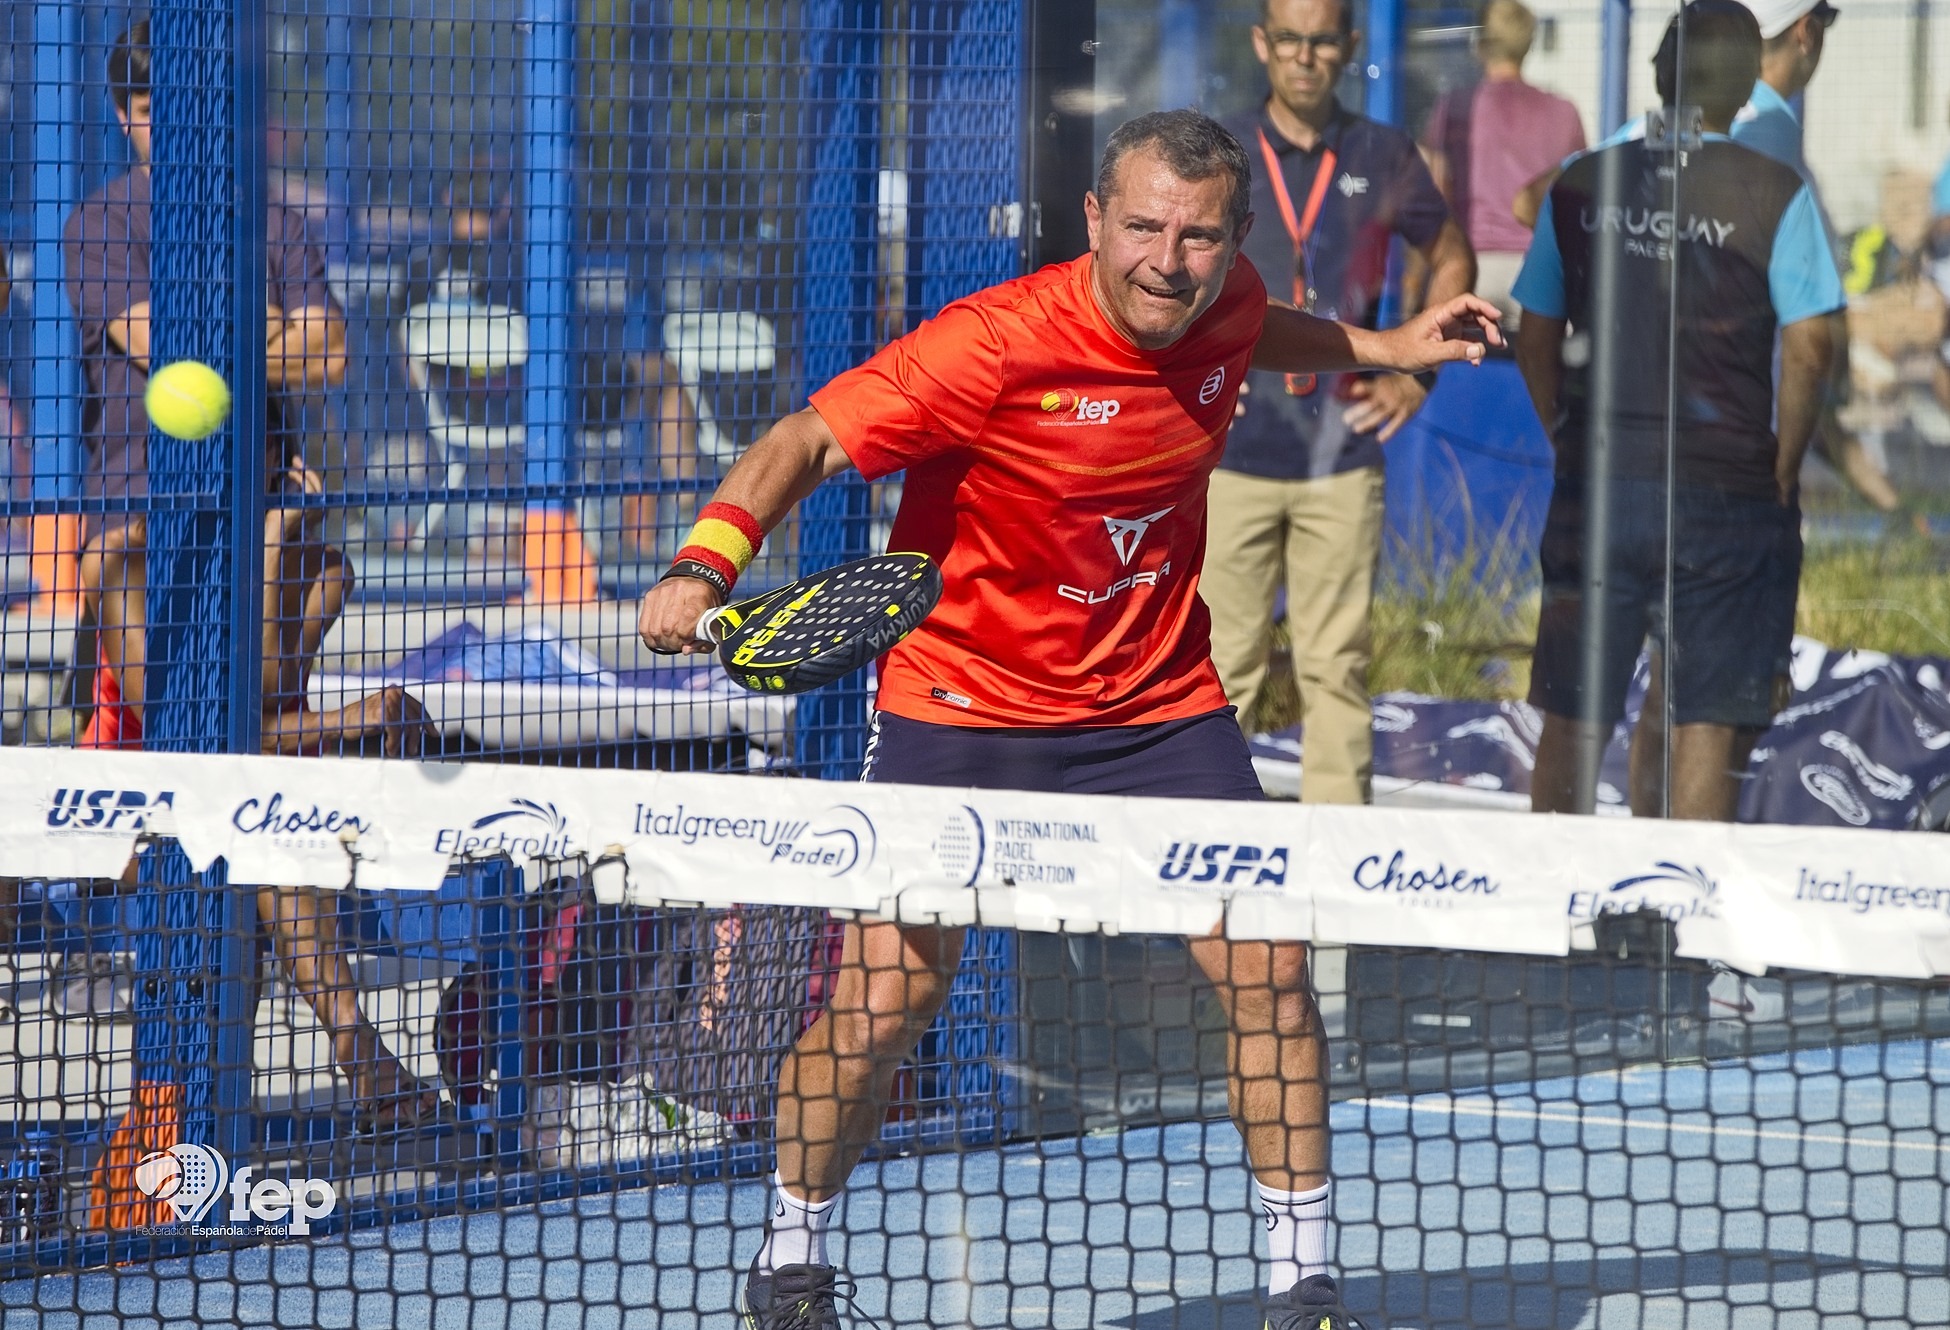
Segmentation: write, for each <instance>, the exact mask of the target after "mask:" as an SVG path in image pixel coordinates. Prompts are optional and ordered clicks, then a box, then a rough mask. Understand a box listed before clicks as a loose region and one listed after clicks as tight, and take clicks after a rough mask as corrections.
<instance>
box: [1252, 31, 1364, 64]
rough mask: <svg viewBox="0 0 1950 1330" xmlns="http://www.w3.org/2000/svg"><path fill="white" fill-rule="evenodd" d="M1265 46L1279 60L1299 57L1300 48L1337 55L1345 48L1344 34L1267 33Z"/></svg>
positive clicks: (1345, 37) (1345, 38)
mask: <svg viewBox="0 0 1950 1330" xmlns="http://www.w3.org/2000/svg"><path fill="white" fill-rule="evenodd" d="M1266 44H1267V45H1268V46H1270V47H1272V48H1273V54H1274V55H1275V56H1276V57H1278V58H1279V59H1281V60H1293V59H1296V58H1298V57H1299V55H1300V48H1301V47H1303V46H1304V47H1310V48H1312V49H1313V50H1316V51H1322V52H1326V53H1329V54H1338V53H1339V52H1340V51H1341V50H1342V49H1344V48H1345V47H1346V46H1347V34H1346V33H1344V32H1269V33H1267V34H1266Z"/></svg>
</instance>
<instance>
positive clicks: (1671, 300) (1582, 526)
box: [1512, 0, 1845, 821]
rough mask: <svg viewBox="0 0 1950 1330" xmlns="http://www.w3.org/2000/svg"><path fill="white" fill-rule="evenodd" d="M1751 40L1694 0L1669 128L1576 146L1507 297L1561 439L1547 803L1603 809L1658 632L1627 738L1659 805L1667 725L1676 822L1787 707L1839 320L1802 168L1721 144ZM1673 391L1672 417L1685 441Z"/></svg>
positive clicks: (1548, 556)
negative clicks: (1593, 572) (1573, 347)
mask: <svg viewBox="0 0 1950 1330" xmlns="http://www.w3.org/2000/svg"><path fill="white" fill-rule="evenodd" d="M1680 23H1684V25H1685V61H1686V68H1685V77H1684V79H1683V80H1680V79H1679V68H1678V65H1679V57H1678V47H1679V42H1678V40H1677V33H1678V28H1679V24H1680ZM1760 48H1761V37H1760V28H1759V25H1758V24H1756V23H1755V21H1754V16H1753V15H1752V14H1751V13H1750V12H1749V11H1748V10H1747V9H1746V8H1745V7H1744V6H1742V5H1740V4H1738V3H1736V0H1693V3H1692V4H1689V5H1687V6H1686V8H1685V9H1684V10H1683V11H1682V14H1681V16H1680V18H1678V19H1676V20H1675V21H1674V24H1673V26H1672V27H1670V28H1668V29H1667V32H1666V39H1665V42H1664V44H1663V45H1661V46H1660V48H1659V54H1658V56H1657V58H1656V59H1655V60H1654V62H1653V63H1654V69H1655V74H1656V78H1657V82H1658V86H1659V95H1660V98H1661V100H1662V101H1663V102H1664V103H1665V104H1666V108H1667V109H1666V111H1665V112H1664V113H1663V116H1662V121H1663V123H1662V124H1655V125H1654V126H1653V130H1654V132H1653V133H1652V135H1651V137H1650V138H1636V139H1625V140H1621V141H1615V142H1612V143H1609V144H1606V145H1604V146H1602V147H1600V148H1599V149H1598V150H1597V151H1595V152H1590V153H1586V154H1583V155H1581V156H1579V157H1576V158H1573V159H1572V160H1571V162H1570V163H1569V164H1568V165H1567V166H1566V167H1565V169H1564V172H1563V174H1562V175H1560V176H1559V177H1558V179H1557V182H1556V184H1554V185H1553V186H1552V187H1551V191H1550V194H1549V196H1548V197H1547V199H1546V201H1545V203H1544V206H1543V210H1542V212H1541V214H1540V215H1539V217H1538V219H1537V231H1536V235H1535V237H1534V238H1533V240H1532V241H1531V247H1530V253H1529V254H1528V256H1526V258H1525V260H1524V267H1523V271H1522V273H1520V274H1519V275H1518V278H1517V283H1516V286H1515V288H1514V290H1513V291H1512V295H1513V296H1514V297H1515V298H1516V300H1517V303H1518V304H1520V305H1522V306H1523V310H1524V317H1523V323H1522V324H1521V326H1520V327H1519V328H1518V330H1517V339H1516V348H1517V361H1518V363H1519V364H1520V365H1521V366H1522V368H1523V372H1524V378H1525V381H1526V382H1527V383H1528V385H1529V388H1530V394H1531V398H1532V400H1533V401H1534V402H1535V403H1536V407H1537V414H1538V416H1539V418H1540V419H1542V420H1543V422H1544V424H1545V426H1546V428H1548V429H1549V430H1550V431H1551V434H1552V439H1553V444H1554V446H1555V450H1556V454H1557V460H1556V485H1555V488H1554V490H1553V492H1552V495H1551V506H1550V513H1549V516H1548V518H1547V519H1546V522H1545V527H1544V536H1543V545H1542V559H1541V562H1542V571H1543V580H1544V594H1543V606H1542V611H1541V614H1540V616H1539V622H1538V630H1537V647H1536V653H1535V656H1534V658H1533V663H1532V669H1531V688H1530V701H1531V704H1532V705H1533V706H1535V707H1537V708H1538V709H1539V710H1541V711H1542V712H1543V713H1544V730H1543V735H1542V737H1541V739H1540V741H1539V743H1538V746H1537V765H1536V769H1535V772H1534V773H1533V776H1532V794H1531V803H1532V807H1534V808H1536V809H1537V810H1538V811H1540V812H1590V811H1591V794H1592V789H1593V780H1592V777H1593V775H1594V774H1595V763H1594V762H1593V758H1594V756H1595V754H1596V753H1597V752H1598V751H1599V749H1600V748H1601V746H1602V744H1603V742H1604V739H1605V738H1606V737H1607V736H1608V735H1609V734H1610V733H1611V729H1612V727H1613V726H1614V725H1615V724H1616V723H1617V722H1618V719H1619V718H1620V716H1622V714H1623V712H1624V703H1625V690H1626V685H1627V684H1628V683H1629V681H1630V679H1631V674H1632V667H1633V663H1634V661H1635V660H1636V659H1637V657H1638V653H1639V648H1640V646H1641V645H1642V644H1643V643H1644V642H1645V640H1646V639H1647V638H1648V637H1650V638H1651V639H1652V643H1653V652H1654V654H1653V669H1652V678H1653V689H1652V692H1651V693H1650V694H1649V695H1648V696H1647V698H1646V703H1645V710H1644V717H1643V719H1642V720H1641V721H1640V723H1639V725H1638V727H1637V730H1636V731H1635V732H1634V734H1633V736H1632V753H1631V786H1632V789H1631V802H1632V811H1633V812H1634V813H1635V814H1638V815H1640V816H1648V815H1651V816H1656V815H1657V814H1658V813H1659V811H1660V808H1661V806H1662V802H1663V801H1662V798H1661V795H1662V788H1661V787H1662V783H1663V777H1664V767H1665V762H1664V757H1665V744H1666V742H1667V737H1668V731H1670V741H1671V744H1672V764H1671V765H1672V787H1671V791H1670V810H1671V815H1672V816H1674V817H1680V818H1697V819H1713V820H1719V821H1731V820H1732V818H1733V815H1734V812H1735V810H1736V808H1737V805H1738V802H1739V791H1740V777H1741V775H1742V774H1743V773H1744V772H1745V770H1746V767H1747V758H1748V754H1749V752H1750V751H1751V749H1752V747H1753V744H1754V740H1755V739H1756V738H1758V737H1759V735H1760V733H1761V731H1762V730H1764V729H1765V728H1766V727H1767V725H1768V724H1769V723H1770V722H1771V720H1772V719H1773V715H1774V712H1775V711H1776V709H1777V708H1778V707H1779V705H1781V704H1782V703H1784V702H1785V700H1786V689H1785V681H1786V675H1787V664H1788V654H1789V643H1790V641H1791V639H1792V637H1793V633H1794V606H1795V596H1796V591H1797V582H1798V580H1799V574H1800V567H1801V514H1800V506H1799V490H1798V477H1799V474H1800V469H1801V459H1802V456H1803V454H1804V453H1805V451H1806V449H1807V446H1808V441H1809V438H1810V436H1811V435H1812V433H1813V431H1814V428H1815V424H1816V421H1817V420H1818V419H1819V417H1820V413H1821V409H1822V403H1823V399H1824V397H1825V392H1826V382H1827V375H1828V371H1829V366H1830V363H1831V360H1832V357H1833V342H1832V329H1831V322H1830V318H1829V316H1830V315H1831V314H1832V313H1833V312H1834V311H1836V310H1837V309H1840V308H1842V307H1843V305H1844V303H1845V299H1844V296H1843V294H1842V284H1841V275H1840V273H1839V272H1838V271H1837V270H1836V267H1835V259H1834V253H1833V251H1832V250H1831V249H1830V248H1829V244H1828V237H1827V231H1826V229H1825V228H1824V227H1823V225H1822V222H1821V215H1820V211H1819V209H1818V208H1817V207H1816V205H1815V201H1814V197H1813V195H1812V193H1811V192H1810V190H1809V188H1808V185H1807V182H1806V181H1804V180H1803V179H1802V177H1801V176H1800V174H1799V173H1798V172H1796V171H1795V170H1794V168H1793V167H1791V166H1787V165H1784V164H1783V163H1780V162H1777V161H1774V160H1773V159H1771V158H1769V157H1766V156H1764V155H1762V154H1761V153H1758V152H1755V151H1753V150H1752V149H1749V148H1746V147H1743V146H1741V145H1740V144H1738V143H1736V142H1734V140H1733V139H1732V138H1730V137H1728V133H1727V131H1728V130H1729V129H1730V128H1731V127H1732V124H1733V118H1734V114H1735V112H1737V111H1738V110H1739V109H1740V106H1741V104H1742V103H1743V102H1745V101H1746V100H1747V96H1748V94H1749V92H1751V90H1752V88H1753V83H1754V78H1755V76H1756V75H1757V74H1758V72H1759V69H1760ZM1682 84H1683V87H1684V89H1685V95H1686V99H1687V101H1688V102H1692V103H1696V104H1697V106H1698V109H1699V114H1700V129H1701V131H1702V132H1700V133H1698V134H1697V135H1694V134H1692V133H1691V132H1690V131H1688V132H1683V133H1677V134H1675V133H1673V132H1672V131H1670V130H1668V129H1667V128H1666V127H1665V126H1670V125H1675V124H1677V123H1679V113H1678V112H1676V111H1675V110H1674V109H1673V107H1672V101H1673V95H1674V92H1675V89H1676V88H1678V87H1680V86H1682ZM1675 177H1676V179H1675ZM1675 187H1676V188H1677V189H1678V193H1679V198H1680V201H1681V203H1680V210H1679V211H1680V215H1679V216H1677V217H1675V215H1674V212H1673V205H1672V198H1673V191H1674V189H1675ZM1601 286H1602V287H1605V288H1607V289H1606V290H1605V292H1604V293H1602V294H1601V293H1600V291H1599V289H1598V288H1600V287H1601ZM1675 297H1676V299H1675ZM1675 305H1676V314H1677V323H1676V326H1675V321H1674V314H1675ZM1567 322H1568V323H1569V324H1570V325H1571V326H1574V327H1577V328H1580V329H1583V330H1585V331H1586V332H1587V333H1589V335H1590V339H1591V348H1590V354H1589V357H1588V362H1584V363H1583V365H1582V367H1579V368H1572V367H1569V366H1567V365H1566V363H1565V358H1564V355H1563V338H1564V332H1565V327H1566V324H1567ZM1777 332H1778V334H1779V339H1780V355H1781V372H1780V375H1779V387H1778V391H1777V389H1776V386H1775V385H1776V376H1775V373H1774V348H1775V337H1776V333H1777ZM1669 345H1672V346H1674V347H1675V348H1676V353H1675V354H1674V355H1673V357H1672V358H1671V360H1670V361H1669V360H1668V356H1667V350H1666V348H1667V347H1668V346H1669ZM1600 371H1606V372H1602V373H1601V372H1600ZM1675 374H1676V375H1677V377H1678V383H1677V384H1676V385H1674V384H1673V383H1672V376H1673V375H1675ZM1669 401H1671V402H1673V403H1674V404H1676V409H1677V412H1678V418H1677V425H1676V428H1675V429H1674V430H1673V431H1672V434H1671V437H1670V438H1668V434H1667V410H1668V402H1669ZM1601 445H1602V446H1601ZM1668 447H1670V448H1671V449H1672V450H1673V456H1672V459H1671V470H1672V474H1673V476H1674V486H1673V491H1672V493H1671V495H1670V503H1671V510H1672V513H1673V530H1672V539H1671V543H1670V550H1671V558H1670V562H1668V542H1667V533H1666V513H1667V503H1668V494H1667V486H1666V476H1667V470H1668V457H1667V449H1668ZM1600 466H1602V467H1603V468H1604V471H1603V474H1604V476H1605V478H1606V481H1607V486H1606V488H1607V489H1608V491H1609V495H1610V501H1609V503H1608V504H1607V505H1606V507H1605V510H1604V512H1603V513H1596V512H1590V511H1587V509H1586V498H1587V496H1588V495H1595V494H1596V493H1597V490H1596V488H1595V487H1593V486H1592V485H1591V481H1592V479H1593V477H1594V475H1596V474H1597V473H1598V468H1599V467H1600ZM1598 532H1602V533H1604V535H1603V536H1602V544H1600V540H1601V537H1600V536H1599V535H1597V534H1594V533H1598ZM1594 557H1595V558H1598V559H1600V560H1602V563H1603V566H1602V569H1601V570H1597V571H1601V572H1602V574H1603V576H1602V578H1599V579H1590V581H1589V585H1594V586H1600V587H1602V595H1603V597H1604V601H1603V604H1602V606H1600V607H1596V609H1595V611H1594V612H1593V613H1592V614H1590V615H1587V614H1586V610H1585V605H1584V596H1585V594H1586V591H1587V586H1588V579H1587V562H1588V560H1589V559H1591V558H1594ZM1668 576H1670V578H1671V582H1672V587H1671V614H1672V622H1671V624H1670V625H1668V624H1667V623H1666V622H1665V609H1666V579H1667V577H1668ZM1592 629H1596V630H1597V631H1596V634H1595V636H1596V640H1591V639H1590V638H1588V637H1587V632H1588V630H1592ZM1666 651H1670V653H1671V666H1672V670H1671V673H1672V697H1671V704H1670V707H1668V705H1667V700H1666V698H1665V695H1664V691H1663V684H1662V676H1663V662H1662V660H1661V653H1662V652H1666Z"/></svg>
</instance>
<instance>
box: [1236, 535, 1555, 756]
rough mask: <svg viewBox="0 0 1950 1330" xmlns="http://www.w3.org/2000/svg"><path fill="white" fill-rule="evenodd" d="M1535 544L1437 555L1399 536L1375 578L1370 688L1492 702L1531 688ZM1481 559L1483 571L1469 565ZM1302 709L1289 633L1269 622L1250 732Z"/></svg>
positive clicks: (1277, 724) (1274, 725) (1287, 720)
mask: <svg viewBox="0 0 1950 1330" xmlns="http://www.w3.org/2000/svg"><path fill="white" fill-rule="evenodd" d="M1534 559H1535V552H1534V551H1530V550H1525V549H1521V548H1518V547H1516V546H1515V545H1514V544H1513V543H1512V542H1509V541H1503V540H1499V541H1498V542H1497V543H1496V544H1494V545H1493V546H1492V547H1491V548H1490V550H1489V551H1488V553H1487V554H1485V555H1484V557H1483V558H1481V559H1476V558H1472V557H1469V556H1467V555H1465V556H1464V557H1461V558H1451V559H1447V560H1437V559H1434V558H1431V557H1428V556H1427V555H1426V553H1425V552H1422V551H1415V550H1410V549H1408V548H1406V547H1401V546H1398V547H1397V548H1396V549H1394V550H1393V551H1391V555H1390V557H1389V558H1388V559H1387V560H1386V561H1385V563H1384V568H1383V572H1382V576H1381V580H1380V581H1379V583H1378V584H1377V586H1376V588H1375V603H1374V615H1373V627H1374V663H1373V665H1372V666H1370V667H1369V670H1368V690H1369V692H1371V693H1396V692H1407V693H1425V694H1427V695H1428V696H1431V697H1446V698H1455V699H1458V700H1465V701H1482V702H1500V701H1505V700H1509V699H1514V698H1521V697H1524V696H1526V695H1527V694H1528V693H1529V691H1530V648H1531V644H1532V643H1533V642H1535V641H1536V640H1537V585H1536V584H1537V578H1536V573H1535V571H1534ZM1479 568H1480V569H1481V570H1482V572H1481V575H1480V576H1479V575H1478V573H1477V571H1476V570H1477V569H1479ZM1299 719H1300V700H1299V695H1298V693H1297V691H1296V690H1295V688H1294V684H1293V656H1292V642H1291V638H1290V637H1289V635H1288V632H1287V625H1286V623H1285V621H1284V620H1282V621H1281V622H1280V623H1277V624H1275V625H1274V626H1273V653H1272V661H1271V665H1270V667H1269V669H1268V670H1267V678H1266V684H1265V686H1264V687H1263V688H1261V689H1260V695H1259V700H1258V702H1257V703H1256V704H1255V705H1254V707H1253V711H1252V714H1251V715H1250V716H1249V717H1247V726H1248V732H1249V733H1259V732H1262V731H1266V730H1277V729H1281V728H1283V727H1285V726H1288V725H1291V724H1293V723H1294V722H1295V721H1297V720H1299Z"/></svg>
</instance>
